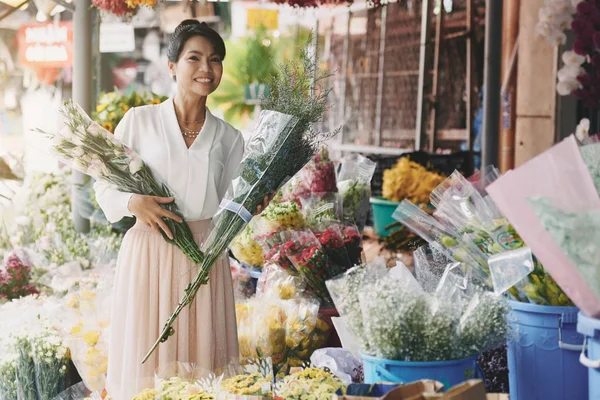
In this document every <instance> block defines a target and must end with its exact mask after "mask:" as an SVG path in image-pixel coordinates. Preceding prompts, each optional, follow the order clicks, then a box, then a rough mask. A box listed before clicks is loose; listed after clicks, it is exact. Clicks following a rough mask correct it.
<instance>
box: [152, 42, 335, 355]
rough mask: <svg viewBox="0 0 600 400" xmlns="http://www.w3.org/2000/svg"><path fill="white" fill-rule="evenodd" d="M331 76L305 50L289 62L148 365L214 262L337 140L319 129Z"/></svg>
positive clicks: (276, 79)
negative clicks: (319, 152) (324, 145)
mask: <svg viewBox="0 0 600 400" xmlns="http://www.w3.org/2000/svg"><path fill="white" fill-rule="evenodd" d="M328 76H329V75H327V74H323V73H322V72H320V71H315V70H314V67H313V65H312V61H311V57H310V56H309V55H308V53H307V51H306V50H302V51H301V62H300V63H296V62H291V61H288V62H286V63H285V64H284V65H283V66H282V67H281V71H280V73H279V74H278V75H277V76H276V77H274V79H273V82H271V93H270V95H269V97H267V98H266V99H265V101H264V103H263V109H264V110H263V111H262V112H261V114H260V118H259V120H258V123H257V125H256V127H255V128H254V133H253V135H252V137H251V139H250V141H249V142H248V144H247V148H246V155H245V157H244V159H243V160H242V162H241V165H240V175H239V178H237V179H236V180H234V182H233V184H232V188H231V191H230V194H229V195H228V196H227V198H226V199H224V200H223V203H222V205H221V209H220V211H219V212H218V213H217V215H216V216H215V218H214V219H213V221H214V227H213V229H212V231H211V233H210V235H209V236H208V238H207V240H206V242H205V243H204V244H203V246H202V249H203V253H204V258H203V260H202V262H201V263H200V265H199V269H198V272H197V274H196V276H195V277H194V280H193V281H192V282H191V283H190V284H189V285H188V286H187V287H186V289H185V291H184V294H183V296H182V297H181V300H180V301H179V304H178V306H177V308H176V309H175V310H174V312H173V314H172V315H171V316H170V317H169V319H168V320H167V322H166V324H165V326H164V328H163V330H162V332H161V334H160V336H159V338H158V340H157V341H156V343H155V344H154V345H153V346H152V348H151V349H150V351H149V352H148V354H147V355H146V357H145V358H144V361H145V360H147V358H148V357H149V356H150V355H151V354H152V353H153V352H154V349H156V347H157V346H158V344H159V343H161V342H164V341H166V340H167V339H168V338H169V336H171V335H173V334H174V332H175V330H174V328H173V326H172V325H173V323H174V322H175V320H176V319H177V316H178V315H179V313H180V312H181V310H182V309H183V308H184V307H185V306H187V305H189V304H190V303H191V302H192V300H193V299H194V297H195V296H196V293H197V292H198V289H199V288H200V286H202V285H204V284H206V283H207V282H208V277H209V273H210V269H211V268H212V266H213V265H214V263H215V262H216V261H217V260H218V259H219V257H221V255H222V254H223V252H224V251H225V250H226V249H227V247H228V246H229V245H230V243H231V242H232V240H233V239H234V238H235V237H236V236H237V235H238V234H239V233H240V232H241V230H242V229H243V228H244V227H245V225H246V224H247V223H248V222H249V221H250V219H251V218H252V215H253V214H254V213H255V212H256V210H257V207H258V206H259V205H261V204H263V202H264V199H265V197H266V196H269V195H271V194H273V193H275V192H276V191H277V190H278V189H279V188H280V187H281V186H282V185H283V184H284V183H285V182H286V181H287V180H289V178H291V177H292V176H294V175H295V174H296V173H297V172H298V171H300V169H302V167H304V165H306V163H307V162H308V161H310V159H311V158H312V157H313V155H314V154H315V152H316V151H317V150H318V149H319V147H320V145H321V144H322V143H323V142H325V141H326V140H328V139H330V138H331V136H332V134H331V133H329V134H328V133H323V132H320V131H317V130H315V129H314V128H313V124H315V123H316V122H318V121H319V120H321V118H322V116H323V113H324V112H325V110H326V107H327V96H328V94H329V91H330V90H329V89H322V88H320V87H319V82H320V81H322V80H323V79H325V78H327V77H328ZM334 133H335V132H334Z"/></svg>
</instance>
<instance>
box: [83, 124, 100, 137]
mask: <svg viewBox="0 0 600 400" xmlns="http://www.w3.org/2000/svg"><path fill="white" fill-rule="evenodd" d="M87 131H88V133H89V134H90V135H92V136H100V135H103V134H104V128H103V127H101V126H100V125H99V124H98V123H97V122H92V123H91V124H90V126H89V127H88V130H87Z"/></svg>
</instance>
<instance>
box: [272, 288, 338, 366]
mask: <svg viewBox="0 0 600 400" xmlns="http://www.w3.org/2000/svg"><path fill="white" fill-rule="evenodd" d="M282 305H283V306H284V309H285V312H286V315H287V319H286V338H285V347H286V357H287V365H288V366H289V367H300V366H302V364H303V363H304V362H306V361H308V360H309V358H310V356H311V355H312V353H313V352H314V351H315V350H316V349H318V348H320V347H322V346H323V345H324V344H325V341H326V340H327V338H328V330H329V328H328V326H327V324H326V323H324V322H323V321H321V320H320V319H319V318H318V312H319V302H318V301H317V300H314V299H310V298H306V297H297V298H296V299H293V300H287V301H285V302H283V303H282Z"/></svg>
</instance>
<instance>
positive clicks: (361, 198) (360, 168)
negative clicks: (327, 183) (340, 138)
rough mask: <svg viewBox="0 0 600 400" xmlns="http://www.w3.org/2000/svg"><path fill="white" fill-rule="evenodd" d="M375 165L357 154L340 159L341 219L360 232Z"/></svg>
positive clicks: (364, 221) (365, 215)
mask: <svg viewBox="0 0 600 400" xmlns="http://www.w3.org/2000/svg"><path fill="white" fill-rule="evenodd" d="M376 167H377V164H376V163H375V162H374V161H371V160H369V159H368V158H366V157H363V156H361V155H359V154H350V155H347V156H346V157H344V158H343V159H342V165H341V168H340V172H339V173H338V177H337V181H338V191H339V193H340V198H341V203H342V210H343V211H342V214H343V219H344V221H348V222H350V223H352V224H354V225H356V226H357V227H358V229H359V230H360V231H361V232H362V230H363V229H364V227H365V223H366V221H367V216H368V213H369V207H370V203H369V200H370V198H371V179H372V178H373V174H374V173H375V168H376Z"/></svg>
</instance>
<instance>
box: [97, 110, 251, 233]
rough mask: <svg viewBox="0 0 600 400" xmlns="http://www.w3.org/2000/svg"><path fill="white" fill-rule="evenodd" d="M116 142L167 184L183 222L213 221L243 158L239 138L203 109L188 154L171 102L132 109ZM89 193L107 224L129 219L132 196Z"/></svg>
mask: <svg viewBox="0 0 600 400" xmlns="http://www.w3.org/2000/svg"><path fill="white" fill-rule="evenodd" d="M115 137H116V138H117V139H119V140H121V141H123V142H124V143H125V144H126V145H128V146H129V147H130V148H131V149H133V150H134V151H136V152H137V153H138V154H140V155H141V157H142V159H143V160H144V162H145V163H146V165H147V166H148V167H149V168H150V170H151V171H152V174H153V175H154V177H155V178H156V179H157V180H158V181H159V182H162V183H165V184H167V186H168V187H169V188H170V189H171V191H172V192H173V197H175V202H176V203H177V205H178V206H179V209H180V210H181V212H182V213H183V216H184V218H185V219H186V220H188V221H195V220H202V219H210V218H212V217H213V215H214V214H215V213H216V212H217V210H218V207H219V204H220V202H221V200H222V199H223V197H224V196H225V193H226V192H227V190H228V188H229V186H230V184H231V181H232V180H233V179H234V178H236V177H237V175H238V169H239V166H240V162H241V160H242V156H243V153H244V139H243V137H242V134H241V133H240V132H239V131H238V130H236V129H235V128H233V127H232V126H231V125H229V124H228V123H226V122H224V121H222V120H220V119H219V118H216V117H214V116H213V115H212V114H211V113H210V112H209V111H208V109H207V110H206V118H205V121H204V126H203V127H202V130H201V131H200V134H199V135H198V137H197V138H196V140H194V143H193V144H192V145H191V146H190V148H189V149H188V148H187V146H186V144H185V141H184V138H183V136H182V134H181V131H180V129H179V124H178V122H177V117H176V115H175V105H174V103H173V99H168V100H166V101H165V102H163V103H162V104H156V105H149V106H142V107H136V108H131V109H130V110H129V111H127V113H126V114H125V116H124V117H123V119H122V120H121V122H120V123H119V125H118V126H117V128H116V129H115ZM94 190H95V191H96V199H97V201H98V204H99V205H100V207H101V208H102V210H103V211H104V214H105V215H106V218H107V219H108V220H109V221H110V222H112V223H114V222H118V221H120V220H121V219H122V218H123V217H131V216H133V215H132V214H131V211H129V209H128V207H127V206H128V203H129V199H130V198H131V196H132V193H124V192H120V191H118V190H117V189H116V188H115V187H114V186H112V185H109V184H107V183H104V182H100V181H98V182H96V183H95V184H94Z"/></svg>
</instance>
